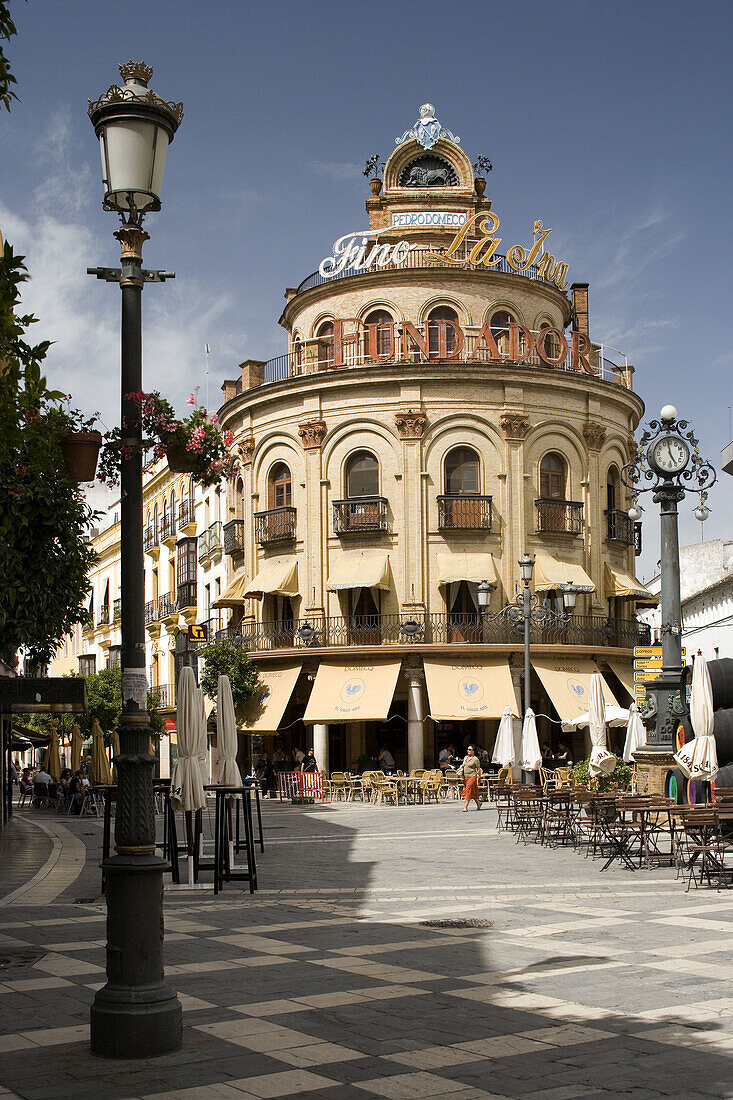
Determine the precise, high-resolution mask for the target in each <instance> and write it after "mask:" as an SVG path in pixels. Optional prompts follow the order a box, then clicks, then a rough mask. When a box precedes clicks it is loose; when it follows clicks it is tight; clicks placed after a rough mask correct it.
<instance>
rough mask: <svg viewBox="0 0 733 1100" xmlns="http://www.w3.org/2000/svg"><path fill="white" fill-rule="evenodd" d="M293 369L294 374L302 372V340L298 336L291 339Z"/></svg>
mask: <svg viewBox="0 0 733 1100" xmlns="http://www.w3.org/2000/svg"><path fill="white" fill-rule="evenodd" d="M292 359H293V371H294V373H295V374H302V373H303V341H302V340H301V339H300V337H299V336H296V337H295V339H294V340H293V356H292Z"/></svg>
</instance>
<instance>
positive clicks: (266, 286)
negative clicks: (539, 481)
mask: <svg viewBox="0 0 733 1100" xmlns="http://www.w3.org/2000/svg"><path fill="white" fill-rule="evenodd" d="M10 8H11V14H12V16H13V18H14V21H15V23H16V26H17V29H18V36H17V37H15V38H13V39H12V40H11V41H10V43H9V44H7V47H6V53H7V55H8V58H9V60H10V63H11V66H12V69H13V71H14V73H15V75H16V77H17V79H18V95H19V102H17V103H15V104H14V105H13V109H12V113H11V114H10V115H6V114H5V113H3V114H2V115H0V230H1V231H2V233H3V235H4V237H5V238H6V239H7V240H9V241H10V242H11V243H12V244H13V246H14V248H15V250H16V252H21V253H23V254H25V255H26V256H27V263H28V267H29V269H30V272H31V275H32V281H31V282H30V284H29V285H28V286H27V289H26V293H25V305H26V306H27V307H28V308H30V309H32V310H33V311H34V312H35V313H36V314H37V316H38V317H39V324H38V325H37V326H36V327H35V330H34V336H35V337H36V338H38V339H41V338H47V339H51V340H53V341H54V345H53V347H52V349H51V351H50V353H49V356H48V377H49V380H50V382H51V383H52V384H53V385H54V386H57V387H58V388H60V389H63V390H65V391H67V392H69V393H71V394H73V397H74V404H75V405H77V406H79V407H81V408H83V409H84V410H85V411H87V412H89V413H92V412H97V411H99V412H100V413H101V417H102V420H103V423H104V424H105V425H107V426H109V427H111V426H113V424H114V423H116V422H117V419H118V406H119V293H118V290H117V288H116V287H115V286H114V285H113V284H108V283H103V282H98V281H96V280H95V279H93V278H92V277H90V276H87V275H86V268H87V267H95V266H117V264H118V263H119V249H118V246H117V243H116V241H115V240H114V239H113V237H112V233H113V231H114V229H115V228H116V227H117V220H116V216H115V215H113V214H109V213H105V212H103V211H102V207H101V201H102V186H101V171H100V161H99V152H98V145H97V141H96V139H95V136H94V131H93V129H92V126H91V124H90V122H89V119H88V118H87V114H86V109H87V99H88V98H97V97H98V96H99V95H100V94H101V93H102V92H103V91H105V90H106V88H107V87H108V86H109V85H110V84H112V83H119V82H120V78H119V74H118V70H117V66H118V64H119V63H120V62H123V61H126V60H127V59H128V58H132V59H134V60H144V61H146V62H148V64H150V65H152V66H153V68H154V76H153V78H152V80H151V87H153V88H154V89H155V91H157V92H158V93H159V94H160V95H162V96H163V97H164V98H166V99H169V100H182V101H183V105H184V118H183V122H182V123H181V126H180V128H179V130H178V133H177V134H176V137H175V140H174V142H173V144H172V146H171V148H170V150H169V153H168V161H167V166H166V175H165V181H164V185H163V196H162V198H163V207H162V210H161V212H160V213H157V214H153V215H150V216H148V218H147V225H146V228H147V231H148V232H149V233H150V237H151V239H150V240H149V241H148V242H147V243H146V246H145V251H144V263H145V266H147V267H151V268H163V269H166V270H173V271H175V272H176V279H175V281H173V282H166V283H164V284H157V285H149V286H148V287H146V289H145V293H144V305H143V308H144V386H145V388H147V389H160V390H161V391H162V392H163V393H164V394H166V395H168V396H169V397H170V398H171V399H172V400H173V401H174V403H175V404H176V405H177V407H178V409H179V411H183V410H184V408H185V399H186V396H187V395H188V394H189V393H190V392H191V391H192V390H193V389H194V388H195V387H197V386H198V387H199V395H200V398H201V399H202V400H204V401H205V400H206V394H207V387H208V404H209V406H210V407H211V408H215V407H217V405H218V403H219V396H220V393H219V391H220V386H221V383H222V381H223V379H224V378H233V377H236V375H237V364H238V363H239V362H240V361H241V360H243V359H247V358H254V359H267V358H270V357H272V356H275V355H278V354H281V353H282V352H283V351H285V350H286V336H285V332H284V330H283V329H281V328H280V327H279V326H278V324H277V320H278V317H279V316H280V313H281V309H282V306H283V304H284V297H283V294H284V290H285V287H286V286H297V285H298V283H299V282H300V281H301V280H302V279H303V278H305V276H306V275H308V274H309V273H310V272H312V271H314V270H315V269H316V268H317V267H318V264H319V263H320V261H321V259H322V258H323V257H324V256H327V255H329V254H330V253H331V250H332V249H331V246H332V243H333V241H334V240H335V238H336V237H339V236H341V235H342V234H343V233H346V232H348V231H350V230H357V229H361V228H363V227H364V226H365V225H366V220H365V219H366V214H365V211H364V201H365V199H366V197H367V196H368V187H367V183H366V180H365V179H364V177H363V175H362V168H363V166H364V162H365V160H366V159H367V157H368V156H370V155H371V154H372V153H375V152H377V153H379V154H380V155H381V156H382V158H386V157H387V156H388V155H389V152H390V151H391V149H392V148H394V141H395V138H396V137H398V136H399V135H401V134H402V133H403V132H404V131H405V130H406V129H409V128H410V127H411V126H412V125H413V123H414V122H415V120H416V118H417V116H418V108H419V106H420V104H421V103H424V102H426V101H427V102H430V103H432V104H434V105H435V108H436V114H437V117H438V118H439V119H440V121H441V123H442V124H443V125H444V126H446V127H448V128H449V129H451V130H452V131H453V133H454V134H457V135H458V136H460V138H461V143H462V146H463V148H464V149H465V150H466V151H467V152H468V154H469V155H470V157H471V159H472V160H473V159H475V157H476V155H478V154H480V153H483V154H485V155H487V156H488V157H489V158H490V159H491V161H492V162H493V164H494V170H493V171H492V172H491V174H490V175H489V176H488V186H487V192H486V194H487V197H489V198H490V199H491V200H492V209H493V210H494V211H495V212H496V213H497V214H499V216H500V219H501V231H503V232H504V234H505V236H504V240H505V241H506V242H509V241H512V242H514V241H521V242H526V241H527V240H531V233H532V225H533V222H534V220H535V219H538V218H539V219H541V220H542V222H543V224H544V226H545V227H548V226H550V227H552V235H551V237H550V239H549V241H548V245H549V246H550V247H551V251H552V252H553V254H554V255H555V256H557V257H561V258H562V259H564V260H566V261H567V262H568V264H569V276H570V281H577V282H588V283H590V331H591V336H592V338H593V339H594V340H595V341H598V342H600V341H602V342H604V343H607V344H610V345H612V346H613V347H615V348H617V349H619V350H620V351H622V352H624V353H625V354H626V355H627V356H628V358H629V361H630V362H631V363H633V364H634V366H635V368H636V375H635V388H636V390H637V392H639V393H640V394H641V396H642V397H643V399H644V401H645V402H646V406H647V416H648V417H651V416H655V415H657V413H658V411H659V409H660V407H661V406H662V405H663V404H665V403H667V402H672V403H673V404H675V405H676V406H677V408H678V411H679V414H680V416H684V417H685V418H686V419H688V420H689V421H690V422H691V424H692V425H693V426H694V427H695V428H696V429H697V433H698V436H699V438H700V442H701V450H702V453H703V454H704V455H705V456H706V457H708V458H709V459H710V460H711V461H712V462H713V465H715V466H716V468H717V467H719V460H720V450H721V448H722V447H723V446H725V444H726V443H728V442H729V441H730V439H731V433H730V406H731V404H732V403H733V386H731V383H730V374H731V365H732V364H733V345H732V344H731V340H730V335H729V332H730V315H731V309H730V302H731V276H730V260H729V257H728V248H729V247H730V243H729V242H730V240H731V237H732V234H731V204H730V201H729V191H730V179H731V178H733V171H732V169H733V163H732V162H733V153H732V151H731V141H730V135H731V126H730V111H731V91H732V90H733V80H732V78H731V75H730V56H731V53H732V52H733V5H731V4H730V3H727V2H720V3H718V2H714V0H713V2H711V0H697V2H696V3H695V4H690V3H689V2H688V0H685V2H679V0H661V2H660V0H630V2H626V0H604V2H603V3H599V2H598V0H542V2H534V0H509V2H504V0H446V2H443V0H432V2H431V0H420V2H413V0H399V2H394V0H390V2H384V0H370V2H369V3H362V2H356V0H337V2H332V0H299V2H296V0H208V2H206V3H201V0H197V2H195V3H194V2H191V0H156V2H155V3H150V2H149V0H127V2H126V3H125V5H124V8H123V9H120V7H119V4H113V3H112V2H111V0H94V2H91V0H65V2H64V3H60V2H59V0H11V2H10ZM121 15H122V17H121ZM207 343H208V344H209V345H210V348H211V354H210V357H209V374H208V379H207V376H206V369H205V356H204V345H205V344H207ZM708 503H709V506H710V508H711V516H710V519H709V520H708V522H707V523H706V524H705V525H704V537H705V539H706V540H707V539H712V538H733V525H732V524H731V523H730V522H729V519H728V517H729V514H730V513H731V511H733V479H731V478H730V477H729V476H728V475H726V474H723V473H720V474H719V481H718V484H717V485H716V486H715V487H714V488H713V490H712V492H711V495H710V499H709V502H708ZM644 504H645V509H646V510H645V517H644V544H645V550H644V554H643V556H642V558H641V559H640V561H639V562H638V567H639V568H638V574H639V576H640V577H642V578H644V577H646V578H647V579H648V578H649V577H651V576H652V574H653V573H654V572H655V567H656V561H657V559H658V557H659V549H658V547H659V524H658V516H657V514H656V506H655V505H653V504H652V502H651V500H650V499H649V498H647V500H646V501H644ZM695 504H696V500H695V498H692V497H691V498H688V500H687V501H685V502H683V503H682V504H681V505H680V539H681V542H682V544H687V543H690V542H695V541H699V539H700V537H701V528H700V524H698V523H697V522H696V521H695V520H694V519H693V516H692V512H693V509H694V507H695Z"/></svg>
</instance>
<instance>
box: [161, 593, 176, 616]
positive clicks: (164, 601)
mask: <svg viewBox="0 0 733 1100" xmlns="http://www.w3.org/2000/svg"><path fill="white" fill-rule="evenodd" d="M177 611H178V606H177V604H176V600H175V592H166V593H165V595H163V596H159V597H158V618H159V619H168V618H170V616H171V615H175V614H176V613H177Z"/></svg>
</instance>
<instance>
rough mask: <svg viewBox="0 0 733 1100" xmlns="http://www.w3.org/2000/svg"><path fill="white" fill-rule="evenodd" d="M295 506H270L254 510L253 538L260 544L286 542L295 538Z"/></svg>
mask: <svg viewBox="0 0 733 1100" xmlns="http://www.w3.org/2000/svg"><path fill="white" fill-rule="evenodd" d="M295 518H296V510H295V508H290V507H287V508H271V509H270V511H268V512H255V515H254V520H255V538H256V539H257V541H258V543H259V544H260V546H267V545H268V543H271V542H286V541H287V540H288V539H294V538H295Z"/></svg>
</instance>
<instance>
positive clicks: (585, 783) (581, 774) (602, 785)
mask: <svg viewBox="0 0 733 1100" xmlns="http://www.w3.org/2000/svg"><path fill="white" fill-rule="evenodd" d="M589 766H590V757H587V758H586V759H585V760H580V761H579V762H578V763H577V764H576V765H575V767H574V768H573V779H574V780H575V786H576V787H587V788H588V790H590V791H610V790H620V791H627V790H628V789H629V787H630V786H631V780H632V777H633V774H634V773H633V771H632V769H631V768H630V767H629V765H628V764H626V763H625V762H624V761H623V760H622V759H621V757H620V756H617V757H616V766H615V768H614V769H613V771H612V772H611V774H610V775H602V776H601V777H600V778H595V777H593V776H592V775H591V774H590V770H589Z"/></svg>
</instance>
